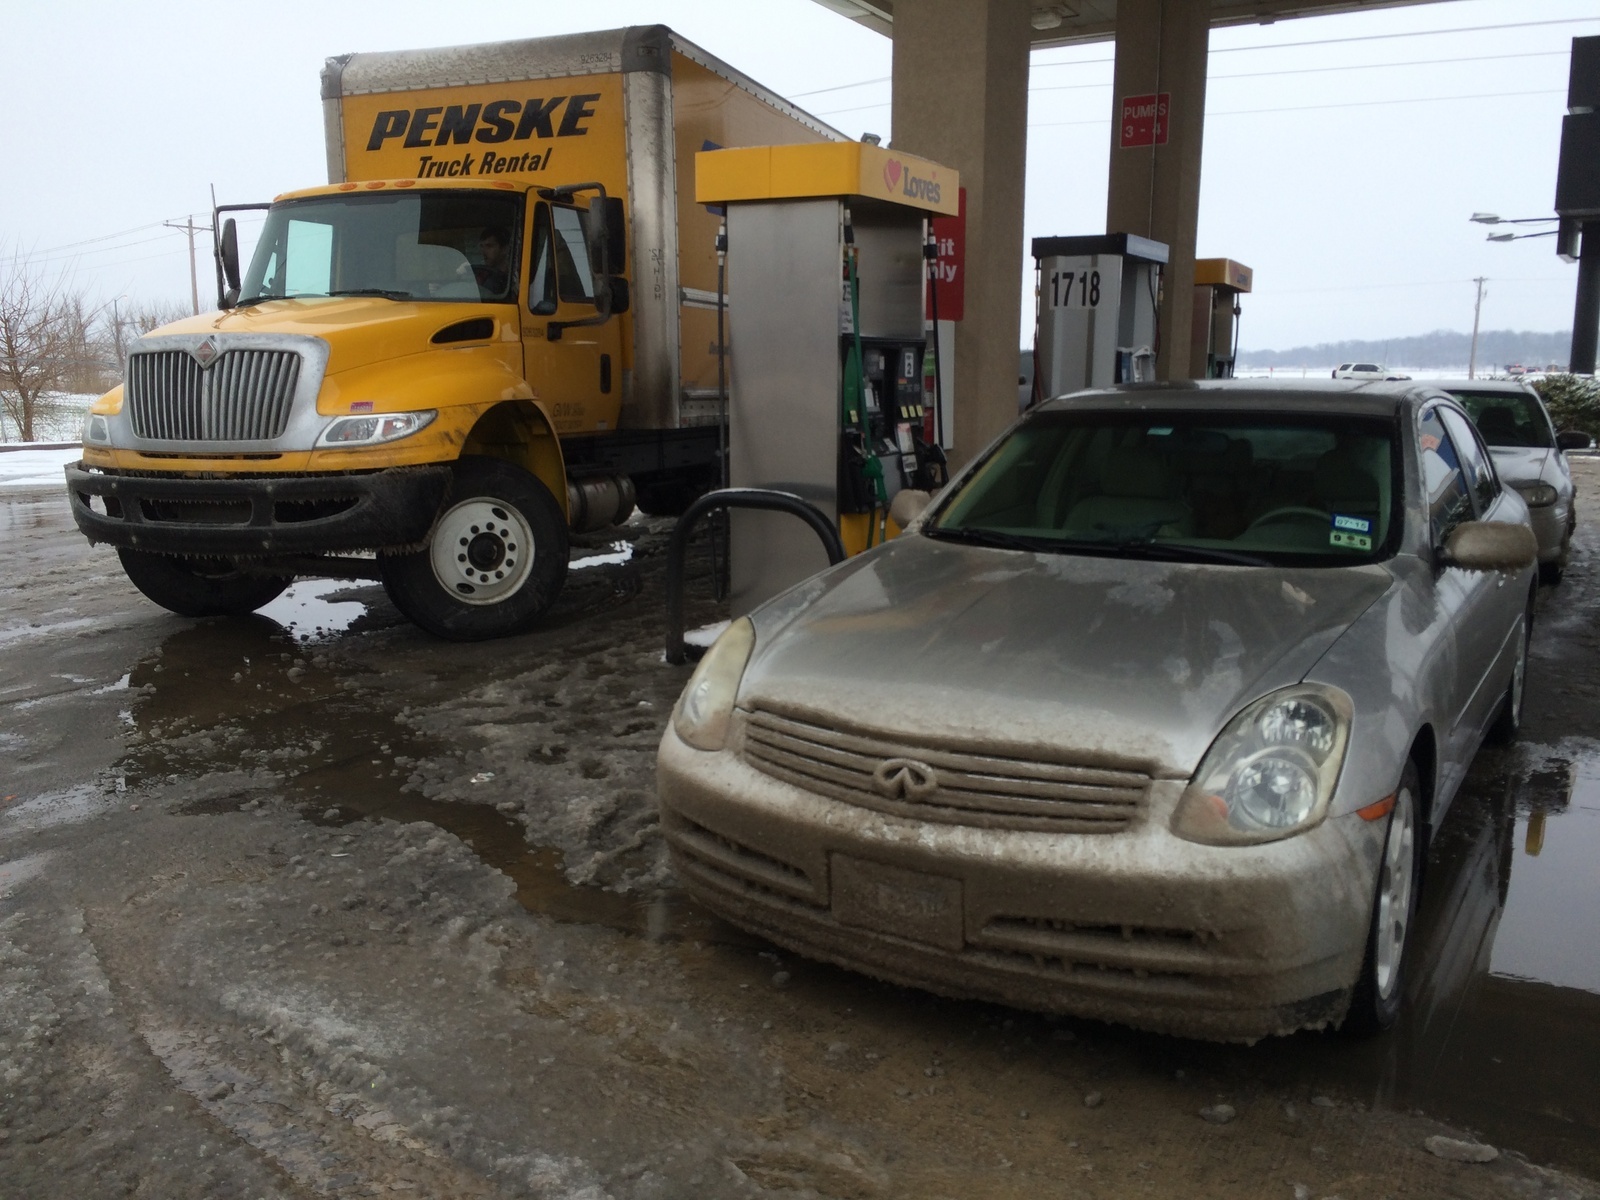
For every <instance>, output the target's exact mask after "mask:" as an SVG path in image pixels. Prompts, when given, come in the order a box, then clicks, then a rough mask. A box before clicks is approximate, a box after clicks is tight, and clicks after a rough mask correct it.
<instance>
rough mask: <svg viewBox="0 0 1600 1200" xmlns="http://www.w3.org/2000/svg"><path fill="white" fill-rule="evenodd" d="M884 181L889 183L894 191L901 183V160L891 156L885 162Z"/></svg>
mask: <svg viewBox="0 0 1600 1200" xmlns="http://www.w3.org/2000/svg"><path fill="white" fill-rule="evenodd" d="M883 181H884V182H885V183H887V184H888V185H889V190H890V191H891V192H892V191H894V189H895V188H897V187H898V186H899V185H900V160H899V159H895V158H891V159H890V160H889V161H888V162H886V163H884V164H883Z"/></svg>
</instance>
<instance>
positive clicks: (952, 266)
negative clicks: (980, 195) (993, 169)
mask: <svg viewBox="0 0 1600 1200" xmlns="http://www.w3.org/2000/svg"><path fill="white" fill-rule="evenodd" d="M959 196H960V199H959V203H960V212H959V213H958V214H957V215H956V216H953V217H935V218H933V238H934V241H936V242H937V243H938V244H939V257H938V258H936V259H934V260H933V265H934V271H935V274H934V284H933V290H934V293H935V295H936V297H937V299H938V302H939V320H941V321H959V320H961V315H962V310H963V307H964V304H965V299H964V298H965V296H966V291H967V279H966V266H967V189H966V188H962V189H961V190H960V193H959ZM928 316H930V317H932V316H933V306H932V304H930V305H929V307H928Z"/></svg>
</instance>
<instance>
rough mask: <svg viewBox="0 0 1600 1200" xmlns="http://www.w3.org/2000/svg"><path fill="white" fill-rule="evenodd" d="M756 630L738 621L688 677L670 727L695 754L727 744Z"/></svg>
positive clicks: (748, 620) (742, 620) (748, 619)
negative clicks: (698, 751)
mask: <svg viewBox="0 0 1600 1200" xmlns="http://www.w3.org/2000/svg"><path fill="white" fill-rule="evenodd" d="M755 644H756V627H755V626H754V625H753V624H751V622H750V618H749V617H741V618H739V620H737V621H735V622H734V623H733V624H732V625H729V626H728V627H727V628H726V629H724V630H723V631H722V636H721V637H719V638H718V639H717V640H716V642H715V643H713V644H712V647H711V649H709V650H707V651H706V654H705V657H704V658H702V659H701V660H700V665H699V666H697V667H696V668H695V669H694V674H693V675H691V676H689V686H687V687H686V688H684V689H683V695H682V696H680V697H679V698H678V710H677V712H675V713H674V714H673V716H672V727H673V728H674V729H675V730H677V731H678V736H679V737H680V738H682V739H683V740H684V741H686V742H688V743H689V745H691V746H693V747H695V748H696V749H698V750H721V749H722V747H723V745H724V744H725V743H726V742H727V740H728V722H729V720H730V719H731V718H732V716H733V702H734V699H735V698H736V697H737V696H738V694H739V681H740V680H741V679H743V678H744V668H745V664H746V663H748V662H749V661H750V651H751V650H753V649H755Z"/></svg>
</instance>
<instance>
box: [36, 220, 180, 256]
mask: <svg viewBox="0 0 1600 1200" xmlns="http://www.w3.org/2000/svg"><path fill="white" fill-rule="evenodd" d="M160 224H161V222H160V221H151V222H150V223H149V224H148V225H135V226H134V227H133V228H131V229H120V230H118V231H117V232H116V233H103V234H101V235H100V236H99V237H92V238H84V239H83V240H82V241H81V242H63V243H62V244H61V245H59V246H46V247H45V248H44V249H43V250H30V251H28V253H26V254H24V255H23V256H22V257H23V258H38V257H41V256H43V255H48V254H54V253H56V251H58V250H71V249H72V248H73V247H74V246H89V245H92V244H94V243H95V242H109V241H111V240H112V239H113V238H119V237H127V236H128V235H129V234H132V233H142V232H143V231H144V230H146V229H155V228H158V227H159V226H160ZM132 244H134V245H137V244H138V243H132Z"/></svg>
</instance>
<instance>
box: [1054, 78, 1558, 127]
mask: <svg viewBox="0 0 1600 1200" xmlns="http://www.w3.org/2000/svg"><path fill="white" fill-rule="evenodd" d="M1566 94H1567V92H1566V89H1565V88H1555V89H1552V88H1544V89H1542V90H1540V91H1534V92H1478V93H1476V94H1474V95H1471V96H1413V97H1409V98H1406V99H1400V100H1354V101H1351V102H1349V103H1346V104H1280V105H1277V106H1275V107H1273V108H1232V109H1227V110H1225V111H1223V112H1208V113H1206V116H1207V117H1208V118H1209V117H1247V116H1251V115H1254V114H1256V113H1282V112H1315V111H1317V110H1318V109H1326V108H1383V107H1386V106H1388V105H1391V104H1432V103H1435V102H1436V101H1440V100H1500V99H1504V98H1506V97H1510V96H1565V95H1566ZM1109 124H1111V118H1110V117H1109V116H1105V117H1100V118H1098V119H1096V120H1092V121H1039V122H1033V121H1030V122H1028V128H1029V129H1056V128H1060V127H1063V126H1067V125H1109Z"/></svg>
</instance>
